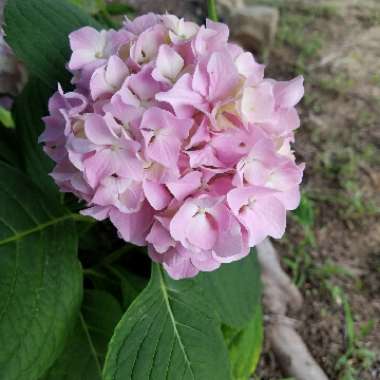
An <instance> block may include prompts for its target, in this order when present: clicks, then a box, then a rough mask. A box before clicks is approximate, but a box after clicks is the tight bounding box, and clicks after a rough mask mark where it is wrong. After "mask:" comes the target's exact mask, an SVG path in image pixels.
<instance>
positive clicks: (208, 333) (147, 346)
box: [103, 264, 230, 380]
mask: <svg viewBox="0 0 380 380" xmlns="http://www.w3.org/2000/svg"><path fill="white" fill-rule="evenodd" d="M103 374H104V379H105V380H111V379H112V380H124V379H132V380H133V379H136V380H140V379H148V378H149V379H152V380H155V379H157V380H162V379H168V380H171V379H173V380H182V379H189V380H190V379H193V380H214V379H215V380H225V379H230V367H229V363H228V353H227V349H226V347H225V344H224V342H223V337H222V334H221V331H220V328H219V325H218V321H217V319H216V317H215V315H214V313H213V312H212V310H211V309H210V307H209V305H208V302H207V301H206V299H205V298H204V297H203V295H202V293H201V292H200V291H199V287H198V286H197V285H196V284H195V282H194V281H193V280H181V281H174V280H172V279H170V278H169V277H168V276H167V275H166V274H164V273H163V270H162V269H161V267H160V266H159V265H158V264H153V270H152V277H151V280H150V282H149V285H148V287H147V288H146V289H145V290H144V291H143V292H142V293H141V294H140V296H139V297H138V298H136V300H135V301H134V302H133V304H132V305H131V306H130V308H129V309H128V311H127V312H126V314H125V315H124V317H123V318H122V320H121V322H120V323H119V324H118V325H117V327H116V329H115V333H114V336H113V337H112V340H111V342H110V345H109V351H108V354H107V358H106V362H105V368H104V371H103Z"/></svg>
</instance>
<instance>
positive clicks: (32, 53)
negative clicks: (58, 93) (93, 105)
mask: <svg viewBox="0 0 380 380" xmlns="http://www.w3.org/2000/svg"><path fill="white" fill-rule="evenodd" d="M4 18H5V32H6V39H7V42H8V43H9V45H10V46H11V47H12V48H13V50H14V51H15V53H16V55H17V57H18V58H20V59H21V60H22V61H24V62H25V64H26V66H27V68H28V70H29V72H30V73H31V74H32V75H33V76H36V77H37V78H39V79H40V80H42V81H43V82H44V83H45V84H46V85H47V86H49V87H51V88H52V89H55V88H56V84H57V82H60V83H61V84H62V85H63V86H65V85H67V83H68V82H69V79H70V75H69V72H68V71H66V69H65V64H66V63H67V61H68V60H69V57H70V48H69V40H68V34H69V33H70V32H72V31H73V30H76V29H78V28H80V27H82V26H86V25H92V26H95V27H98V24H97V23H96V22H95V21H94V19H92V18H91V17H90V16H88V15H87V14H86V13H85V12H83V11H82V10H81V9H80V8H79V7H77V6H75V5H73V4H71V3H69V2H67V1H66V0H8V1H7V3H6V6H5V10H4Z"/></svg>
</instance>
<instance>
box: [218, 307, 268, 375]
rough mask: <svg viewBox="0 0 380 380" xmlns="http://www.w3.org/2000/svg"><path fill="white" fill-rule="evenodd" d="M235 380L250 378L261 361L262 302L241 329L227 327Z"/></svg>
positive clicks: (227, 339) (226, 336) (225, 331)
mask: <svg viewBox="0 0 380 380" xmlns="http://www.w3.org/2000/svg"><path fill="white" fill-rule="evenodd" d="M223 332H224V335H225V338H226V341H227V345H228V350H229V354H230V361H231V367H232V373H233V378H234V380H248V379H249V378H250V377H251V376H252V374H253V372H254V370H255V368H256V366H257V363H258V361H259V358H260V353H261V348H262V343H263V320H262V312H261V306H260V304H258V305H257V307H256V309H255V312H254V316H253V318H252V319H251V320H250V321H249V323H248V325H247V326H246V327H244V328H243V329H241V330H238V329H234V328H229V327H225V329H224V331H223Z"/></svg>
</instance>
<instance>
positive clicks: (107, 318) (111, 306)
mask: <svg viewBox="0 0 380 380" xmlns="http://www.w3.org/2000/svg"><path fill="white" fill-rule="evenodd" d="M82 314H83V318H84V320H85V322H86V326H87V329H88V332H89V334H90V336H91V339H92V342H93V346H94V348H95V351H96V355H97V361H98V362H99V363H100V364H101V365H103V363H104V359H105V357H106V353H107V345H108V343H109V341H110V339H111V337H112V335H113V331H114V329H115V326H116V324H117V323H118V322H119V321H120V319H121V317H122V316H123V311H122V309H121V306H120V304H119V302H118V301H117V300H116V298H115V297H113V296H112V295H111V294H109V293H107V292H105V291H102V290H87V291H86V292H85V295H84V301H83V306H82Z"/></svg>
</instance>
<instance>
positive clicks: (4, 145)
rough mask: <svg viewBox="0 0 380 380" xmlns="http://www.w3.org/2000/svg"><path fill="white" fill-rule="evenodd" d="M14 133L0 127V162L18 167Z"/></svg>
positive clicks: (16, 144)
mask: <svg viewBox="0 0 380 380" xmlns="http://www.w3.org/2000/svg"><path fill="white" fill-rule="evenodd" d="M17 148H18V143H17V138H16V131H15V130H14V129H7V128H3V127H0V160H2V161H5V162H7V163H8V164H10V165H12V166H14V167H20V165H21V162H20V157H19V154H18V149H17Z"/></svg>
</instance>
